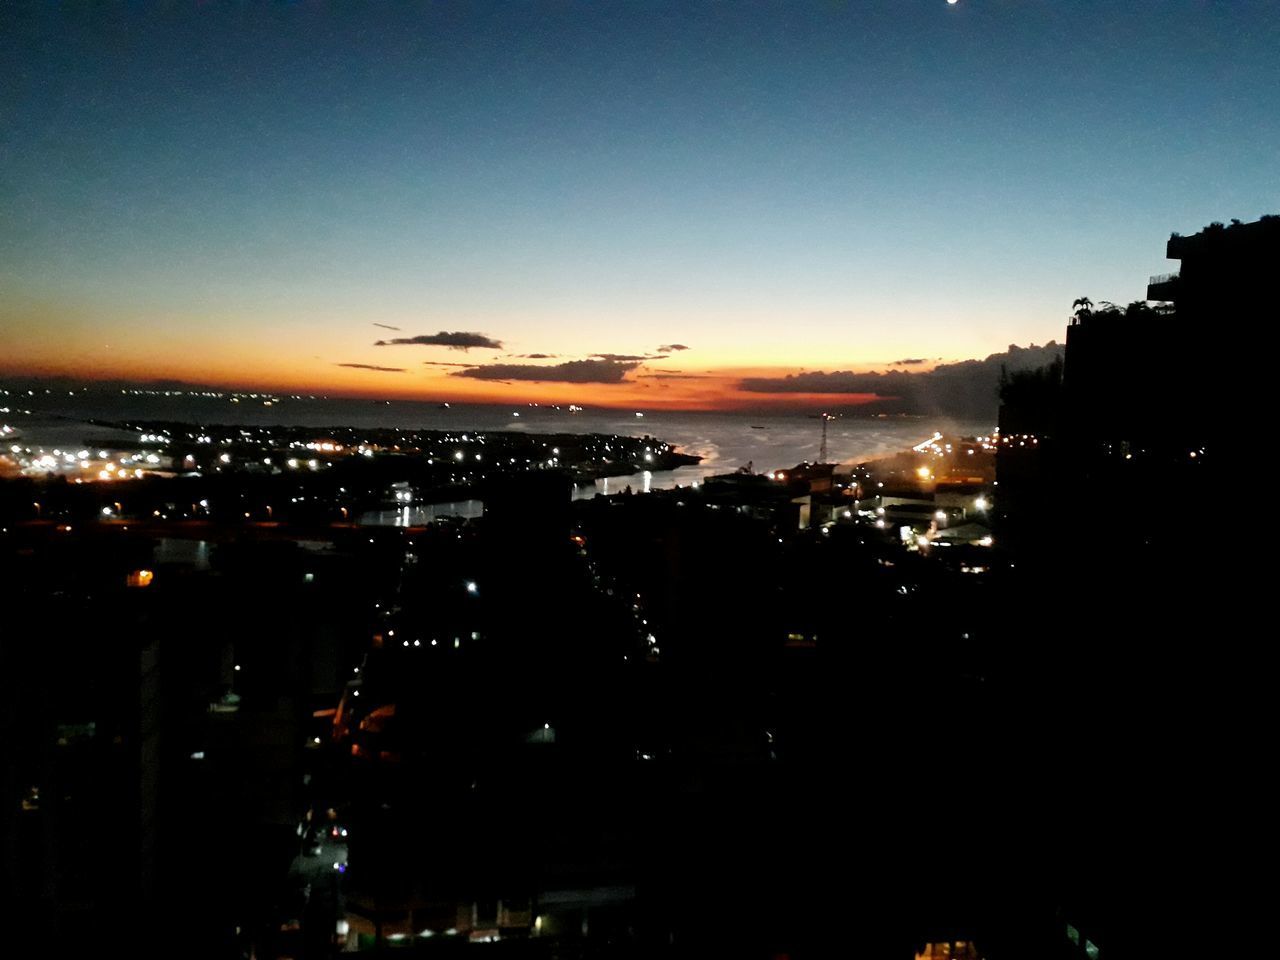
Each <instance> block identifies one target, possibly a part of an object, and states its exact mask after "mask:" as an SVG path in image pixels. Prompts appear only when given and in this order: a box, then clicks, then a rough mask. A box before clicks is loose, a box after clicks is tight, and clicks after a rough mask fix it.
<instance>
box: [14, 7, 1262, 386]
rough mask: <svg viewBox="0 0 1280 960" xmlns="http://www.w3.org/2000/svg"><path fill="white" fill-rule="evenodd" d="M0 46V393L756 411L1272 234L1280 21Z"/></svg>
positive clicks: (221, 12)
mask: <svg viewBox="0 0 1280 960" xmlns="http://www.w3.org/2000/svg"><path fill="white" fill-rule="evenodd" d="M0 54H2V59H3V62H4V63H5V64H6V79H5V82H4V83H3V84H2V85H0V87H2V90H0V374H11V375H13V374H18V375H29V374H58V375H73V376H82V377H95V378H107V377H111V378H120V377H128V378H138V379H153V378H175V379H183V380H189V381H193V382H198V383H206V384H218V385H239V386H248V387H266V388H274V389H282V390H289V391H305V392H313V393H317V392H327V393H351V394H357V395H368V396H388V397H420V398H424V399H425V398H433V399H478V400H504V401H505V400H510V401H512V402H517V401H519V402H523V401H525V400H542V401H558V402H565V403H568V402H578V403H605V404H609V403H617V404H633V403H642V402H643V403H647V404H654V403H665V404H672V405H687V406H699V407H707V406H717V405H731V404H732V403H734V402H735V397H740V395H739V394H738V393H737V391H736V390H735V388H734V384H735V383H736V380H737V378H739V377H741V376H743V375H745V374H747V373H750V374H756V375H762V374H763V375H768V374H771V373H772V374H776V375H782V374H784V373H788V372H794V371H796V370H799V369H801V368H804V369H808V370H867V369H886V368H888V366H889V365H890V364H892V363H893V362H894V361H898V360H901V359H904V358H915V359H928V360H930V361H936V360H939V359H944V360H957V359H963V358H968V357H982V356H986V355H987V354H989V353H993V352H996V351H999V350H1002V349H1004V348H1005V346H1006V345H1007V344H1010V343H1018V344H1024V345H1025V344H1028V343H1031V342H1036V343H1044V342H1045V341H1047V340H1050V339H1055V338H1056V339H1059V340H1060V339H1061V338H1062V335H1063V330H1064V326H1065V321H1066V317H1067V315H1068V313H1069V312H1070V307H1071V301H1072V300H1073V299H1074V298H1075V297H1077V296H1080V295H1082V294H1087V295H1090V296H1092V297H1093V298H1094V299H1095V300H1100V299H1107V300H1113V301H1116V302H1119V303H1124V302H1127V301H1129V300H1134V299H1139V298H1141V297H1143V296H1144V295H1145V285H1146V280H1147V276H1148V275H1149V274H1153V273H1161V272H1165V271H1167V270H1172V269H1175V268H1176V264H1175V263H1171V262H1169V261H1167V260H1165V259H1164V243H1165V240H1166V239H1167V237H1168V235H1169V233H1170V231H1173V230H1177V231H1181V232H1184V233H1190V232H1194V231H1196V230H1198V229H1200V228H1201V227H1203V226H1204V225H1205V224H1207V223H1209V222H1210V221H1213V220H1228V219H1230V218H1232V217H1238V218H1240V219H1243V220H1253V219H1256V218H1257V217H1258V216H1259V215H1261V214H1264V213H1273V212H1280V4H1278V3H1276V2H1273V0H1256V2H1255V0H1232V2H1209V0H1167V2H1159V0H1142V2H1116V0H1106V2H1091V0H1057V2H1045V0H959V2H958V3H955V4H948V3H946V2H945V0H867V2H855V0H848V2H836V0H822V2H817V0H815V2H809V3H737V2H722V3H705V4H704V3H692V2H689V3H684V2H682V3H672V4H666V3H657V2H650V3H639V2H636V3H625V4H623V3H608V2H599V3H572V2H554V3H552V2H547V3H531V2H518V3H517V2H510V3H502V4H487V3H474V4H472V3H458V4H454V3H430V4H428V3H404V4H399V3H396V4H393V3H387V2H368V3H341V4H338V3H319V2H296V3H281V2H277V3H265V4H256V3H245V2H235V3H220V2H213V0H211V2H207V3H195V2H189V3H168V4H164V5H159V4H149V3H141V2H135V3H127V4H125V3H94V4H75V3H65V4H62V3H53V2H42V3H12V4H5V5H4V9H3V10H2V11H0ZM390 328H398V329H390ZM459 333H467V334H480V335H483V337H485V338H488V339H489V340H491V341H494V342H498V343H501V347H471V348H470V349H468V350H465V351H464V350H461V349H458V348H456V347H451V346H448V345H446V344H447V343H448V342H450V336H444V337H442V336H440V335H441V334H447V335H453V334H459ZM423 336H425V337H428V338H432V339H435V340H437V341H439V342H437V343H429V344H403V345H396V344H388V345H383V346H378V345H375V344H376V342H377V341H379V340H384V341H390V340H392V339H396V338H404V339H410V338H414V337H423ZM673 346H685V347H688V348H689V349H666V350H660V349H659V348H660V347H666V348H671V347H673ZM531 354H534V355H538V356H536V357H530V356H529V355H531ZM611 357H612V358H613V359H610V358H611ZM618 357H634V358H648V359H630V360H621V359H617V358H618ZM343 364H347V366H343ZM443 364H472V365H473V366H472V367H470V368H468V367H466V366H446V365H443ZM488 364H507V365H509V364H522V365H524V364H531V365H537V366H544V367H548V368H552V369H548V370H546V371H544V372H543V373H539V374H528V373H524V372H522V371H516V372H515V373H516V375H517V376H519V377H520V379H514V378H513V377H510V376H508V377H502V376H500V375H501V374H503V373H504V372H507V373H510V371H509V370H508V369H507V368H499V369H496V370H495V369H489V368H487V367H486V366H485V365H488ZM373 368H383V369H373ZM468 369H470V370H471V371H472V372H471V373H467V371H468ZM476 370H479V371H480V372H479V373H476V372H475V371H476ZM528 376H545V377H547V378H549V379H548V380H546V381H542V382H538V381H534V380H530V379H525V377H528ZM593 378H596V379H599V378H603V379H609V378H613V379H616V380H617V381H618V382H615V383H601V382H591V381H592V379H593ZM565 381H575V382H565ZM576 381H585V382H576Z"/></svg>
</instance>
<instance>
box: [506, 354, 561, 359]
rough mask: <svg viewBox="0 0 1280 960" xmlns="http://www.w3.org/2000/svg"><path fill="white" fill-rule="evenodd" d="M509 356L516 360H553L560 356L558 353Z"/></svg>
mask: <svg viewBox="0 0 1280 960" xmlns="http://www.w3.org/2000/svg"><path fill="white" fill-rule="evenodd" d="M509 356H512V357H515V358H516V359H517V360H555V359H557V358H558V357H559V356H560V355H559V354H558V353H512V354H509Z"/></svg>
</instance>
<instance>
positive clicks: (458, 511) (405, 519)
mask: <svg viewBox="0 0 1280 960" xmlns="http://www.w3.org/2000/svg"><path fill="white" fill-rule="evenodd" d="M482 516H484V504H483V503H481V502H480V501H479V500H451V501H449V502H448V503H421V504H416V505H415V506H412V507H407V506H406V507H398V508H394V509H391V508H388V509H386V510H369V511H367V512H365V513H362V514H360V519H359V520H358V521H357V522H358V523H359V524H360V525H361V526H362V527H421V526H425V525H426V524H428V523H431V522H432V521H434V520H439V519H440V518H442V517H461V518H462V519H464V520H474V519H475V518H476V517H482Z"/></svg>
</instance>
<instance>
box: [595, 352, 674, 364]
mask: <svg viewBox="0 0 1280 960" xmlns="http://www.w3.org/2000/svg"><path fill="white" fill-rule="evenodd" d="M587 356H589V357H591V359H592V360H608V361H609V362H610V363H638V362H640V361H642V360H663V359H665V357H663V356H661V355H659V354H648V353H647V354H638V353H590V354H587Z"/></svg>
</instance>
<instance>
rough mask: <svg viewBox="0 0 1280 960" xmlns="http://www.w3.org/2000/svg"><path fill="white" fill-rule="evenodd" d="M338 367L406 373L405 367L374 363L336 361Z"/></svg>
mask: <svg viewBox="0 0 1280 960" xmlns="http://www.w3.org/2000/svg"><path fill="white" fill-rule="evenodd" d="M334 366H336V367H350V368H351V369H352V370H376V371H378V372H379V373H404V367H379V366H377V365H375V364H372V363H336V364H334Z"/></svg>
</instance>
